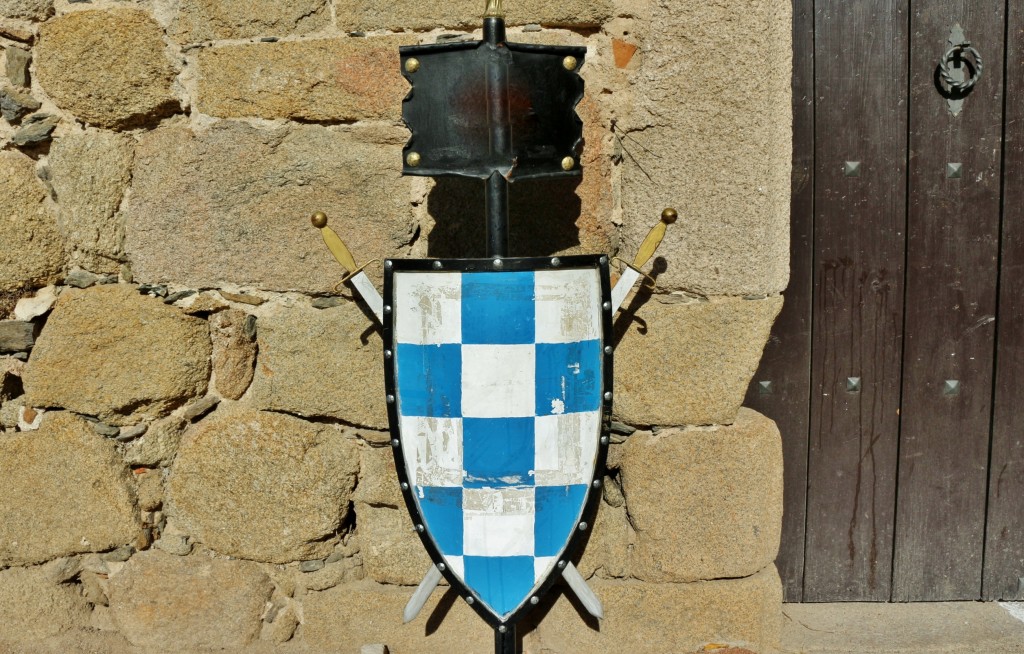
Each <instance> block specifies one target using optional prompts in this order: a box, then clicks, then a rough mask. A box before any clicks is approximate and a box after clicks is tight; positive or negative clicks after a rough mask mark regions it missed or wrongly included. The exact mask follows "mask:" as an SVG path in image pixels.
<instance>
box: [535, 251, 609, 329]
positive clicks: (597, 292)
mask: <svg viewBox="0 0 1024 654" xmlns="http://www.w3.org/2000/svg"><path fill="white" fill-rule="evenodd" d="M533 279H534V294H535V296H536V303H537V313H536V317H535V319H534V324H535V325H536V334H537V338H536V342H538V343H575V342H577V341H592V340H594V339H598V338H600V337H601V278H600V276H599V274H598V271H597V269H596V268H584V269H579V270H539V271H537V272H536V273H534V277H533Z"/></svg>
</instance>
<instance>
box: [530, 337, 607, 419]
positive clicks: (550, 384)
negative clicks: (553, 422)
mask: <svg viewBox="0 0 1024 654" xmlns="http://www.w3.org/2000/svg"><path fill="white" fill-rule="evenodd" d="M536 357H537V364H536V373H535V374H536V385H537V415H538V416H549V415H552V414H559V413H580V412H582V411H596V410H597V409H598V408H600V406H601V341H597V340H593V341H579V342H577V343H538V344H537V354H536Z"/></svg>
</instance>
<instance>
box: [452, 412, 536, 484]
mask: <svg viewBox="0 0 1024 654" xmlns="http://www.w3.org/2000/svg"><path fill="white" fill-rule="evenodd" d="M535 448H536V440H535V438H534V420H533V418H463V419H462V467H463V468H465V470H466V477H465V479H464V481H463V486H465V487H466V488H502V487H508V486H533V475H532V474H531V471H532V470H533V465H534V450H535Z"/></svg>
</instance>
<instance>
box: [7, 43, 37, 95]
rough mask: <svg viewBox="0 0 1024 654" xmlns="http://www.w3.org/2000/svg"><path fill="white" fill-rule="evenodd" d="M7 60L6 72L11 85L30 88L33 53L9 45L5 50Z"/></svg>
mask: <svg viewBox="0 0 1024 654" xmlns="http://www.w3.org/2000/svg"><path fill="white" fill-rule="evenodd" d="M4 53H5V55H6V60H5V62H4V71H5V72H6V73H7V79H9V80H11V84H14V85H15V86H20V87H23V88H28V86H29V72H28V67H29V64H31V63H32V53H31V52H29V51H28V50H24V49H22V48H19V47H17V46H13V45H9V46H7V47H6V48H4Z"/></svg>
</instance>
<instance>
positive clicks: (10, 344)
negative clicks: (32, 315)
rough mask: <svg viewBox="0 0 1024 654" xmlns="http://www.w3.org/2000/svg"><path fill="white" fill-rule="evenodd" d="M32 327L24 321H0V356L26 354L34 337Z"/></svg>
mask: <svg viewBox="0 0 1024 654" xmlns="http://www.w3.org/2000/svg"><path fill="white" fill-rule="evenodd" d="M32 331H33V326H32V323H30V322H25V321H24V320H0V354H7V353H9V352H28V351H29V350H30V349H32V344H33V343H34V342H35V336H34V335H33V333H32Z"/></svg>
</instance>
